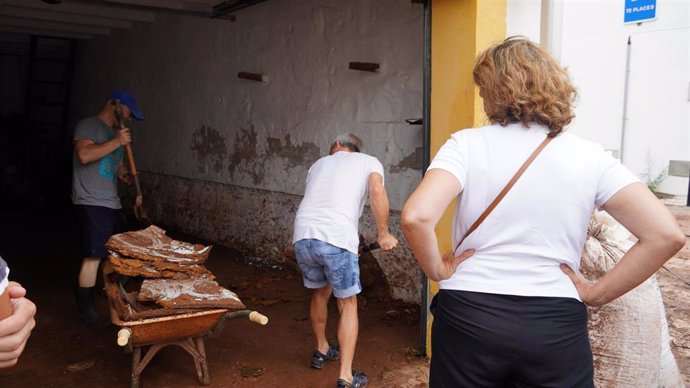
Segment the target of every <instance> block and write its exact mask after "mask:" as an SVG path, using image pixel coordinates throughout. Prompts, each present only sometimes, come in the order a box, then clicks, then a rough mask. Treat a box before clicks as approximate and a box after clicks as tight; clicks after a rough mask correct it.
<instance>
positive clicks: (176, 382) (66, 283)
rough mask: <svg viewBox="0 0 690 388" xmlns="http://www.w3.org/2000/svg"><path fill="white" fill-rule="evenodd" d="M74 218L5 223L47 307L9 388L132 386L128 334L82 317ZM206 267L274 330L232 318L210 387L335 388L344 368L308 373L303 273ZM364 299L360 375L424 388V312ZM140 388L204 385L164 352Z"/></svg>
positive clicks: (213, 362) (253, 262) (187, 360)
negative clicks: (123, 336) (121, 340)
mask: <svg viewBox="0 0 690 388" xmlns="http://www.w3.org/2000/svg"><path fill="white" fill-rule="evenodd" d="M6 214H7V213H6ZM71 217H72V216H71V214H70V213H69V212H67V211H66V212H65V213H63V214H59V215H53V216H49V215H46V214H26V213H24V214H14V215H11V214H10V215H8V216H6V217H3V218H4V219H3V224H4V227H3V228H2V230H0V235H1V236H2V238H1V239H0V240H1V241H0V252H1V253H0V254H1V255H2V256H3V257H4V258H5V260H6V261H8V263H10V268H11V270H12V273H11V278H12V279H13V280H16V281H19V282H21V283H22V284H23V285H24V286H26V288H27V289H28V290H29V298H30V299H32V300H33V301H34V302H35V303H36V305H37V306H38V314H37V317H36V319H37V326H36V328H35V329H34V331H33V334H32V335H31V338H30V340H29V343H28V345H27V348H26V350H25V351H24V354H23V355H22V357H21V359H20V361H19V364H18V365H17V366H15V367H13V368H9V369H4V370H0V386H1V387H3V388H6V387H7V388H9V387H32V388H36V387H75V388H80V387H83V388H96V387H126V386H129V382H130V373H131V360H132V355H131V354H128V353H126V352H125V350H124V349H123V348H120V347H119V346H117V344H116V333H117V331H118V329H119V328H118V327H116V326H113V327H109V328H102V329H96V328H90V327H87V326H85V325H84V324H82V323H80V322H79V320H78V319H77V312H76V307H75V306H74V301H73V297H72V286H73V284H74V279H75V276H76V273H77V271H78V261H79V260H78V257H79V253H78V249H77V248H76V241H77V240H76V239H75V233H76V231H75V230H74V227H73V225H72V222H71V221H70V220H71ZM58 219H61V220H62V221H60V222H57V220H58ZM27 221H28V222H27ZM9 225H11V227H9ZM171 235H172V237H176V238H181V237H183V236H175V234H174V233H171ZM185 240H187V241H190V239H189V238H185ZM194 242H199V241H194ZM207 267H208V268H209V269H210V270H211V271H212V272H213V273H214V274H215V275H216V277H217V279H218V281H219V283H220V284H222V285H225V286H226V287H228V288H229V289H231V290H233V291H235V292H236V293H237V294H238V296H239V297H240V299H242V301H243V302H244V304H245V305H246V306H247V308H249V309H252V310H257V311H259V312H261V313H262V314H265V315H266V316H268V318H269V323H268V325H266V326H260V325H257V324H254V323H252V322H249V321H248V320H247V319H246V318H243V319H239V318H238V319H233V320H230V321H228V322H227V325H226V326H225V328H224V330H223V331H222V332H221V334H220V335H219V336H218V337H216V338H209V339H206V352H207V356H208V364H209V371H210V377H211V384H210V385H209V386H210V387H279V386H300V387H333V386H335V382H336V379H337V377H338V365H337V363H332V364H329V365H327V366H326V368H325V369H323V370H320V371H317V370H313V369H310V368H309V363H310V361H311V353H312V351H313V348H314V346H315V345H314V342H313V339H312V334H311V326H310V322H309V297H310V293H309V292H308V291H307V290H305V289H304V287H303V286H302V283H301V278H300V277H299V275H298V274H297V273H296V272H295V271H294V269H292V268H277V267H275V266H274V267H271V266H268V265H265V264H261V263H260V260H257V259H256V258H249V257H246V255H242V254H241V253H238V252H234V251H232V250H231V249H229V248H225V247H220V246H218V247H214V250H213V252H212V255H211V257H210V258H209V260H208V262H207ZM363 294H364V295H363V297H362V298H360V299H359V302H360V318H361V320H360V337H359V343H358V344H359V349H358V350H359V351H358V352H357V354H356V358H355V362H354V367H355V368H358V369H359V370H363V371H364V372H365V373H367V375H368V376H369V378H370V380H371V382H372V384H371V386H374V387H377V386H378V387H416V386H420V385H421V386H423V385H422V383H423V382H424V381H426V376H427V369H428V363H427V361H426V360H425V359H424V358H423V357H420V356H419V350H418V349H417V348H418V345H419V336H420V329H419V307H418V306H413V305H407V304H402V303H398V302H394V301H390V300H388V301H387V300H385V298H383V297H382V296H381V295H382V294H381V292H380V290H373V289H372V290H365V292H364V293H363ZM97 299H98V300H97V303H98V307H99V310H100V311H102V312H103V313H104V314H105V313H107V311H108V310H107V309H108V307H107V299H106V297H105V294H104V293H102V294H101V295H100V296H99V297H98V298H97ZM330 307H331V309H330V313H329V333H331V334H332V335H333V337H335V324H336V323H337V316H338V313H337V307H336V305H335V303H334V302H332V303H331V306H330ZM257 369H261V370H262V372H263V373H262V374H261V375H260V376H258V377H243V376H242V374H243V372H244V373H245V374H248V373H249V374H251V373H252V372H253V373H256V372H257ZM141 382H142V386H143V387H197V386H200V384H199V383H198V381H197V379H196V372H195V369H194V364H193V363H192V358H191V356H189V355H188V354H187V353H186V352H185V351H184V350H183V349H182V348H180V347H177V346H172V347H166V348H164V349H163V350H161V351H160V352H159V353H158V354H157V355H156V356H155V357H154V358H153V360H152V361H151V363H150V364H149V365H148V366H147V367H146V369H145V370H144V371H143V373H142V375H141Z"/></svg>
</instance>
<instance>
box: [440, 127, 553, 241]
mask: <svg viewBox="0 0 690 388" xmlns="http://www.w3.org/2000/svg"><path fill="white" fill-rule="evenodd" d="M551 139H553V138H552V137H550V136H547V137H546V139H544V141H542V142H541V144H539V147H537V149H536V150H534V152H532V155H530V156H529V158H527V160H525V163H523V164H522V166H521V167H520V169H519V170H517V172H516V173H515V175H513V178H511V179H510V181H509V182H508V184H507V185H506V187H504V188H503V190H501V192H500V193H498V196H497V197H496V198H495V199H494V200H493V202H491V204H489V207H487V208H486V210H484V213H482V215H481V216H479V218H477V221H474V224H472V226H470V228H469V229H468V230H467V233H465V235H464V236H463V237H462V239H461V240H460V242H459V243H458V245H456V246H455V249H454V250H453V252H455V251H457V250H458V248H460V245H462V242H463V241H465V238H467V236H469V235H470V233H472V232H474V231H475V230H476V229H477V228H478V227H479V225H481V223H482V222H483V221H484V219H485V218H486V217H487V216H488V215H489V213H491V212H492V211H493V210H494V208H495V207H496V205H498V203H499V202H501V200H502V199H503V197H505V196H506V194H508V192H509V191H510V189H511V188H513V186H514V185H515V182H517V180H518V179H520V176H522V174H523V173H524V172H525V170H527V167H529V165H530V164H532V162H533V161H534V159H536V158H537V155H539V153H540V152H541V151H542V150H543V149H544V147H546V145H547V144H549V142H550V141H551Z"/></svg>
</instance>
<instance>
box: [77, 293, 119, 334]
mask: <svg viewBox="0 0 690 388" xmlns="http://www.w3.org/2000/svg"><path fill="white" fill-rule="evenodd" d="M94 289H95V287H77V289H76V291H75V293H74V294H75V297H76V299H77V308H79V318H81V319H82V320H83V321H84V322H86V324H87V325H89V326H93V327H108V326H110V322H108V321H106V320H105V319H103V318H102V317H101V316H100V315H99V314H98V311H96V307H95V306H94V303H93V292H94Z"/></svg>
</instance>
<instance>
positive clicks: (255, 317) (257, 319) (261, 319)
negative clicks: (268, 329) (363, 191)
mask: <svg viewBox="0 0 690 388" xmlns="http://www.w3.org/2000/svg"><path fill="white" fill-rule="evenodd" d="M249 320H250V321H252V322H254V323H258V324H259V325H261V326H265V325H266V324H267V323H268V317H267V316H265V315H263V314H261V313H260V312H258V311H252V312H251V313H249Z"/></svg>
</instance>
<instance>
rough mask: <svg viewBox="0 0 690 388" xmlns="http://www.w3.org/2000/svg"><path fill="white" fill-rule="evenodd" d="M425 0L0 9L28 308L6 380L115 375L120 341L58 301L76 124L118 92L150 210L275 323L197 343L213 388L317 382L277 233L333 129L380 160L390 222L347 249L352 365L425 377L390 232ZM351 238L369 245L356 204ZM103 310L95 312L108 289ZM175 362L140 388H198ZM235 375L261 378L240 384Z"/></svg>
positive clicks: (409, 295) (1, 142)
mask: <svg viewBox="0 0 690 388" xmlns="http://www.w3.org/2000/svg"><path fill="white" fill-rule="evenodd" d="M422 3H423V2H421V1H409V0H385V1H369V0H356V1H348V2H341V1H337V0H319V1H311V0H263V1H256V0H254V1H251V0H244V1H243V0H230V1H226V2H224V3H219V2H218V1H217V0H108V1H72V0H63V1H59V0H2V1H1V2H0V84H1V85H2V94H1V96H0V115H1V117H0V161H1V162H0V167H1V168H0V174H1V175H0V178H1V179H0V185H1V190H0V195H1V198H0V199H1V200H2V201H1V203H2V204H3V210H2V214H3V215H4V217H3V222H2V232H3V233H2V235H3V236H4V238H3V239H0V255H2V256H3V258H5V260H6V261H8V263H9V266H10V268H11V270H12V275H11V278H12V279H13V280H17V281H20V282H21V283H23V284H24V285H25V286H26V287H27V289H28V290H29V297H30V298H33V300H34V301H35V302H36V304H37V306H38V314H37V321H38V326H37V328H36V329H35V331H34V334H32V337H31V339H30V342H29V344H28V347H27V350H26V352H25V355H24V356H23V357H22V359H21V360H20V364H19V365H18V366H16V367H14V368H11V369H10V370H6V371H5V370H3V371H0V376H2V379H3V380H4V381H8V382H10V385H11V386H30V385H35V381H36V378H38V379H40V381H42V382H45V383H46V384H49V385H53V386H55V385H58V386H74V387H81V386H84V387H86V386H94V384H95V385H97V386H122V385H124V384H126V382H127V381H128V378H129V372H128V370H129V368H130V365H129V355H127V354H125V352H123V351H122V349H120V348H118V347H117V346H116V345H115V339H114V338H115V331H116V330H115V329H114V328H106V329H90V328H87V327H86V326H84V325H83V324H81V323H80V322H79V321H78V319H77V314H76V307H75V306H74V302H73V297H72V293H71V288H72V287H73V286H74V284H75V282H76V274H77V272H78V266H79V261H80V259H81V258H80V257H79V256H80V254H79V249H78V239H79V237H78V232H77V228H76V225H75V224H76V222H75V215H74V212H73V209H72V205H71V200H70V194H71V163H72V135H73V129H74V126H75V124H76V123H77V121H78V120H80V119H82V118H85V117H88V116H92V115H94V114H96V113H97V112H98V111H99V109H100V107H101V106H102V104H103V101H104V99H105V97H106V96H107V95H108V93H109V92H110V91H112V90H114V89H120V88H124V89H128V90H130V91H131V92H132V94H133V95H134V96H135V98H136V99H137V102H138V105H139V108H140V111H141V112H142V114H143V115H144V117H145V120H144V121H142V122H137V123H134V124H133V125H132V127H131V128H132V133H133V143H132V146H133V149H134V155H135V157H136V162H137V166H138V168H139V170H140V181H141V184H142V189H143V199H144V208H145V209H146V211H147V213H148V215H149V216H150V217H151V219H152V220H153V222H154V223H155V224H156V225H158V226H160V227H162V228H164V229H166V230H168V232H169V234H170V235H171V236H173V237H175V238H179V239H181V240H185V241H190V242H195V243H196V242H200V243H208V244H213V245H214V246H215V248H214V252H213V254H212V256H211V258H210V259H209V263H208V267H209V269H212V271H213V272H214V273H215V274H217V276H218V279H219V283H222V284H224V285H225V286H226V287H227V288H229V289H231V290H233V291H235V292H236V293H237V294H238V296H239V297H240V298H241V299H243V301H245V304H246V305H247V306H248V307H250V308H253V309H256V310H258V311H261V312H262V313H264V314H266V315H267V316H269V319H270V320H271V321H270V322H271V323H270V325H269V326H267V327H265V328H261V327H254V326H252V325H250V324H249V323H244V322H238V323H234V322H233V323H232V324H229V325H228V326H227V327H226V329H225V331H224V333H222V334H221V336H220V337H219V338H216V339H214V340H209V341H208V345H207V352H208V354H209V355H208V359H209V364H210V368H211V385H212V386H242V385H246V386H267V387H268V386H275V385H276V384H278V382H279V381H282V380H284V379H285V378H286V377H287V378H300V379H302V380H303V381H305V380H304V379H305V378H306V381H307V386H323V385H324V384H325V382H328V384H330V382H331V380H332V376H330V375H328V376H319V375H317V374H315V373H312V372H313V371H311V370H309V369H308V362H307V358H308V357H309V356H310V354H311V351H312V349H311V344H310V342H309V341H311V337H310V336H311V333H310V328H309V321H308V295H309V294H308V292H307V291H306V290H304V289H303V288H302V285H301V279H300V276H299V273H298V272H297V271H296V266H295V264H294V254H293V253H292V248H291V234H292V221H293V219H294V214H295V212H296V210H297V207H298V205H299V202H300V200H301V196H302V193H303V191H304V181H305V178H306V173H307V170H308V168H309V166H310V165H311V164H312V163H313V162H314V161H316V160H317V159H318V158H319V157H321V156H324V155H326V154H327V152H328V146H329V144H330V142H331V140H332V139H333V138H334V137H335V135H337V134H339V133H344V132H353V133H356V134H358V135H359V136H360V137H362V139H363V140H364V152H366V153H368V154H371V155H374V156H376V157H377V158H379V160H381V162H382V163H383V165H384V168H385V173H386V177H385V179H386V188H387V190H388V196H389V200H390V205H391V215H390V220H389V224H390V227H391V229H392V233H393V234H394V235H395V236H396V237H397V238H398V239H399V240H400V241H401V244H400V246H399V247H398V248H396V249H395V250H393V251H391V252H385V253H384V252H378V251H374V252H372V253H371V254H368V255H363V257H362V262H363V266H368V267H369V268H370V272H369V274H370V278H369V280H367V283H369V286H370V287H369V288H370V289H369V290H366V289H365V292H364V293H363V298H362V299H363V300H362V303H361V313H360V319H361V323H360V325H361V327H362V329H361V333H360V340H359V345H358V355H357V356H356V358H355V365H357V364H358V363H359V364H361V365H366V367H365V368H369V369H370V370H367V372H368V373H369V374H370V376H371V375H372V374H373V375H374V376H375V377H376V378H378V379H379V380H378V381H379V383H382V384H383V383H385V382H386V381H389V380H390V378H391V377H390V376H391V375H395V373H393V371H394V370H395V368H396V367H399V366H401V365H418V364H419V365H422V366H423V363H424V362H425V361H423V359H421V358H420V357H418V356H419V355H420V350H419V348H420V338H419V337H420V331H422V330H421V329H420V322H419V315H420V313H419V304H420V300H421V293H422V282H421V281H420V278H421V273H420V272H419V270H418V268H417V266H416V263H415V260H414V257H413V256H412V254H411V251H410V250H409V248H408V247H407V246H406V244H405V243H404V239H403V237H402V233H401V231H400V226H399V225H400V222H399V220H400V217H399V215H400V210H401V209H402V206H403V204H404V200H405V199H406V198H407V197H408V196H409V194H410V193H411V191H412V190H413V188H414V187H415V186H416V185H417V184H418V183H419V181H420V180H421V176H422V168H423V164H424V146H423V142H424V140H423V136H424V133H423V131H424V126H423V125H420V124H421V121H422V120H421V119H420V118H421V117H422V116H423V99H424V93H423V58H424V7H425V5H424V4H422ZM120 195H121V197H122V203H123V207H124V208H125V210H126V211H127V212H128V213H129V215H130V220H131V222H130V227H131V228H132V229H135V228H137V227H138V224H137V222H136V219H134V217H132V214H131V211H132V204H133V203H134V192H133V188H132V187H127V186H121V188H120ZM360 234H361V235H362V239H363V241H365V242H371V241H373V239H374V238H375V224H374V221H373V217H372V215H371V212H370V211H369V209H368V207H367V208H365V212H364V214H363V217H362V219H361V222H360ZM367 263H368V264H367ZM99 303H100V309H101V311H102V312H103V313H105V312H106V311H107V306H106V300H105V297H103V298H102V300H101V301H100V302H99ZM332 307H333V308H334V310H333V311H332V312H331V313H332V314H330V315H329V318H330V319H329V321H330V323H329V325H331V324H335V321H336V320H337V311H336V310H335V307H334V306H332ZM267 330H268V331H267ZM331 332H334V331H333V330H331ZM267 333H271V334H268V335H267ZM267 338H270V340H269V341H266V339H267ZM372 343H375V344H377V345H375V346H374V345H372ZM288 344H290V345H288ZM187 358H188V356H187V355H185V354H184V353H183V352H180V351H178V350H177V349H168V350H165V351H163V352H161V354H160V355H158V356H156V359H154V360H153V361H152V363H151V365H150V366H149V367H148V369H150V371H149V370H148V369H147V371H145V372H144V374H143V375H142V376H143V381H145V382H146V384H151V386H175V387H177V386H180V387H181V386H196V381H195V378H194V368H193V365H192V364H191V362H189V360H187ZM226 363H228V364H226ZM214 364H215V365H214ZM269 365H270V366H269ZM248 368H249V369H251V368H263V369H264V372H262V373H263V374H262V375H261V376H258V377H242V371H243V370H246V369H248ZM334 371H335V370H332V371H331V372H332V373H331V372H328V373H331V374H333V373H335V372H334ZM305 374H306V377H305ZM397 375H403V376H404V375H405V374H404V373H402V374H401V373H397ZM296 376H297V377H296ZM415 378H418V377H415ZM419 378H421V377H419ZM374 381H376V380H374ZM420 381H423V378H422V380H420ZM229 382H232V383H229ZM228 384H230V385H228ZM384 386H385V385H384Z"/></svg>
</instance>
